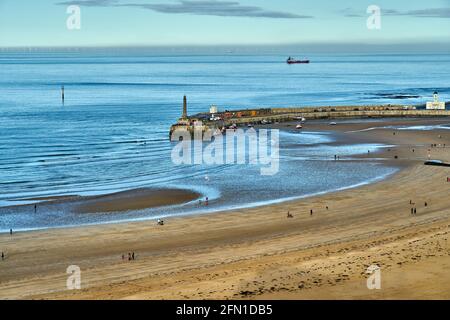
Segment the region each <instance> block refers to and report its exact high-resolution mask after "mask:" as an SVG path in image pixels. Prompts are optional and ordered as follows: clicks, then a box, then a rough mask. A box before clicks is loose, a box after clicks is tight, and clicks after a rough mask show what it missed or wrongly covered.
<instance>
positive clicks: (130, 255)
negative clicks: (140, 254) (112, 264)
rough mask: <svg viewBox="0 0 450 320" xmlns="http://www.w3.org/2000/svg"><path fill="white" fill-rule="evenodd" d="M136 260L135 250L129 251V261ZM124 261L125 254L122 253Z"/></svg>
mask: <svg viewBox="0 0 450 320" xmlns="http://www.w3.org/2000/svg"><path fill="white" fill-rule="evenodd" d="M131 260H135V256H134V251H133V252H128V261H131ZM122 261H125V255H124V254H122Z"/></svg>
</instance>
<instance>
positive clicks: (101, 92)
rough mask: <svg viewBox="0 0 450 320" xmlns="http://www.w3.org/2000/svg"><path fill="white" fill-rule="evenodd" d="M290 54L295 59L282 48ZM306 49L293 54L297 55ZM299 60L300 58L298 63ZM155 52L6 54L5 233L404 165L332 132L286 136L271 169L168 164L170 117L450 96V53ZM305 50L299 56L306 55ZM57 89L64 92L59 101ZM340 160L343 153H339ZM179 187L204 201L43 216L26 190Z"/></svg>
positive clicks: (275, 197) (173, 210)
mask: <svg viewBox="0 0 450 320" xmlns="http://www.w3.org/2000/svg"><path fill="white" fill-rule="evenodd" d="M289 54H291V55H292V54H293V53H289ZM299 55H300V54H299ZM300 57H302V56H299V58H300ZM286 58H287V56H285V55H282V54H272V55H267V54H265V55H260V54H235V53H232V52H230V53H223V54H187V53H184V54H171V53H166V54H164V53H160V52H158V53H151V52H136V51H133V52H126V51H121V52H108V51H107V50H99V51H89V52H67V51H64V52H13V51H11V52H1V53H0V230H1V231H5V230H9V229H10V228H13V229H16V230H30V229H41V228H51V227H63V226H74V225H81V224H97V223H110V222H121V221H136V220H145V219H157V218H160V217H166V218H167V217H172V216H179V215H188V214H203V213H210V212H216V211H224V213H223V214H226V211H227V210H231V209H240V208H248V207H255V206H261V205H266V204H271V203H277V202H282V201H287V200H292V199H298V198H301V197H306V196H309V195H314V194H322V193H326V192H331V191H335V190H341V189H347V188H353V187H356V186H359V185H363V184H367V183H372V182H375V181H379V180H382V179H384V178H386V177H388V176H389V175H392V174H393V173H395V172H396V171H397V170H398V169H397V168H395V167H392V166H390V165H387V164H384V163H383V161H382V159H381V160H380V161H368V160H362V159H360V158H357V156H358V155H360V154H363V153H367V152H368V150H369V151H376V150H377V149H379V148H385V147H386V146H384V145H381V144H365V143H348V144H347V143H336V142H337V137H336V136H334V135H333V134H331V133H320V132H319V133H318V132H309V131H307V127H306V128H305V131H304V132H302V133H301V134H299V133H298V132H295V130H282V131H281V132H280V133H279V156H280V162H279V171H278V173H277V174H275V175H272V176H264V175H261V174H260V167H259V166H258V165H249V164H220V165H219V164H215V165H208V164H192V165H186V164H181V165H180V164H175V163H174V162H173V161H172V156H171V155H172V150H173V147H174V143H173V142H170V141H169V134H168V132H169V128H170V125H171V124H173V123H174V122H176V120H177V119H178V118H179V117H180V115H181V111H182V99H183V96H184V95H186V96H187V99H188V113H189V114H195V113H198V112H207V111H208V110H209V108H210V106H211V105H216V106H217V107H218V108H219V110H237V109H250V108H261V107H289V106H300V107H301V106H315V105H327V106H329V105H330V106H331V105H366V104H387V103H392V104H394V103H395V104H405V105H410V104H422V103H425V102H426V101H429V100H431V99H432V94H433V92H434V91H438V92H439V94H440V98H441V100H445V101H448V100H450V73H449V72H448V70H450V54H408V53H402V54H388V53H385V54H382V53H377V54H368V53H364V54H356V53H349V54H344V53H339V54H332V53H329V54H324V53H320V54H319V53H318V54H309V55H308V58H309V59H310V60H311V63H310V64H305V65H287V64H286V63H285V60H286ZM302 58H303V57H302ZM61 86H64V89H65V100H64V103H62V101H61ZM335 154H340V155H342V156H343V160H341V161H334V157H333V156H334V155H335ZM136 188H183V189H188V190H194V191H197V192H199V193H200V194H201V198H200V199H201V200H205V199H206V197H208V200H209V203H208V206H205V205H199V203H198V201H197V200H196V201H193V202H190V203H187V204H183V205H177V206H168V207H163V208H153V209H145V210H136V211H129V212H117V213H108V214H101V213H95V212H93V213H91V214H77V213H75V212H71V210H69V209H67V210H65V209H64V208H58V210H54V211H52V210H47V211H46V210H40V211H39V212H38V213H36V214H35V213H34V212H32V211H30V212H26V210H25V211H24V210H17V209H16V208H14V207H11V206H17V205H21V204H27V203H30V202H32V201H30V200H29V199H31V198H41V197H55V196H65V195H81V196H88V195H102V194H109V193H114V192H119V191H125V190H131V189H136Z"/></svg>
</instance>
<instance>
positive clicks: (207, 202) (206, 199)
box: [198, 197, 209, 206]
mask: <svg viewBox="0 0 450 320" xmlns="http://www.w3.org/2000/svg"><path fill="white" fill-rule="evenodd" d="M198 204H199V205H202V204H203V202H202V200H198ZM208 204H209V199H208V197H206V198H205V206H207V205H208Z"/></svg>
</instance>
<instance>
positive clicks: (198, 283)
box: [0, 119, 450, 299]
mask: <svg viewBox="0 0 450 320" xmlns="http://www.w3.org/2000/svg"><path fill="white" fill-rule="evenodd" d="M444 123H449V121H448V120H446V119H395V120H391V119H389V120H384V121H377V122H364V123H358V122H357V121H356V122H355V123H352V122H343V123H340V122H338V124H337V125H336V126H329V125H328V122H327V121H316V122H308V123H306V124H305V126H304V127H305V130H311V131H327V130H333V131H335V132H337V133H338V134H339V135H341V136H342V137H347V138H348V139H353V140H355V141H367V142H376V143H385V144H389V145H395V146H393V147H392V148H389V149H383V150H382V151H380V152H377V153H370V154H366V155H362V156H361V157H362V158H368V157H373V158H381V159H384V160H383V161H384V163H389V164H393V165H397V166H398V167H400V168H402V169H401V170H400V171H399V172H398V173H396V174H395V175H393V176H390V177H389V178H388V179H386V180H384V181H381V182H378V183H375V184H371V185H365V186H362V187H358V188H355V189H349V190H344V191H340V192H334V193H329V194H325V195H321V196H315V197H310V198H306V199H300V200H295V201H290V202H284V203H280V204H275V205H270V206H264V207H257V208H250V209H243V210H235V211H229V212H220V213H214V214H206V215H198V216H189V217H177V218H171V219H166V224H165V225H164V226H159V225H157V224H156V222H155V221H144V222H130V223H120V224H106V225H96V226H86V227H74V228H66V229H47V230H41V231H31V232H19V233H14V234H13V235H12V236H11V235H9V234H1V235H0V250H1V251H3V252H5V255H6V256H5V260H3V261H0V287H1V290H0V298H1V299H449V298H450V274H449V273H448V269H449V267H450V244H449V232H450V228H449V227H450V197H449V192H450V182H448V181H447V177H450V168H448V167H437V166H425V165H424V164H423V163H424V161H426V160H428V158H430V159H434V160H441V161H446V162H450V152H449V150H450V130H444V129H442V130H441V129H439V130H433V131H426V130H395V129H392V128H384V127H386V126H402V125H411V126H412V125H435V124H444ZM293 125H294V126H295V124H280V125H279V127H280V128H281V127H284V128H290V126H293ZM276 126H277V125H275V127H276ZM367 129H370V130H367ZM432 144H436V145H437V146H436V147H431V145H432ZM444 144H445V147H444ZM324 178H326V177H324ZM196 196H197V195H195V194H193V195H190V194H183V197H182V198H183V199H182V202H184V201H189V200H192V199H195V197H196ZM156 198H158V197H156ZM169 198H171V199H180V198H179V195H177V194H172V195H170V197H169ZM146 199H147V197H146V196H145V195H143V196H142V198H141V201H137V202H138V204H139V207H143V206H144V207H145V206H146V205H148V203H147V200H146ZM97 200H98V199H97ZM155 201H156V200H155ZM124 203H125V204H124ZM152 203H154V202H152ZM158 204H159V203H156V205H158ZM96 205H97V206H98V208H102V207H103V206H106V209H105V211H108V210H111V207H115V208H117V209H120V207H121V206H125V208H134V206H135V205H136V204H134V203H128V201H127V198H126V197H122V198H120V199H119V200H118V201H117V202H111V201H108V202H107V203H106V204H102V202H96ZM327 207H328V208H327ZM412 208H413V209H414V208H415V209H416V214H411V209H412ZM80 210H81V209H80ZM86 210H88V211H89V209H86ZM310 210H313V214H312V215H311V214H310ZM81 211H82V210H81ZM288 211H289V212H290V213H291V214H292V215H293V218H289V219H288V218H287V217H286V214H287V212H288ZM128 252H134V253H135V255H136V259H135V260H134V261H128V260H127V259H125V260H123V259H122V255H127V254H128ZM70 265H77V266H79V267H80V269H81V286H82V289H81V290H67V288H66V280H67V277H68V274H66V269H67V267H68V266H70ZM371 265H378V266H379V267H380V270H381V289H380V290H369V289H368V288H367V286H366V279H367V277H368V275H367V274H366V270H367V268H368V267H369V266H371Z"/></svg>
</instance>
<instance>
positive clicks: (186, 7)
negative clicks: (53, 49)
mask: <svg viewBox="0 0 450 320" xmlns="http://www.w3.org/2000/svg"><path fill="white" fill-rule="evenodd" d="M61 2H64V4H61ZM65 2H74V3H76V2H78V3H83V1H70V0H0V47H17V46H21V47H32V46H70V47H77V46H152V45H220V44H227V45H228V44H237V45H239V44H245V45H247V44H289V43H330V42H333V43H336V42H337V43H349V42H360V43H361V42H362V43H376V44H380V43H381V44H385V43H387V44H398V43H422V42H444V43H449V42H450V0H428V1H423V0H395V1H393V0H369V1H366V0H339V1H330V0H328V1H326V0H314V1H303V0H273V1H268V0H265V1H264V0H203V1H200V3H199V2H198V1H196V0H184V1H181V0H88V1H87V3H85V4H87V5H83V4H82V5H81V30H74V31H69V30H68V29H67V28H66V19H67V17H68V14H67V13H66V9H67V6H68V4H65ZM58 3H59V4H58ZM371 4H376V5H378V6H380V7H381V10H382V21H381V22H382V25H381V26H382V28H381V30H376V31H375V30H368V29H367V27H366V20H367V17H368V14H367V13H366V9H367V7H368V5H371ZM147 5H148V6H147Z"/></svg>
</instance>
